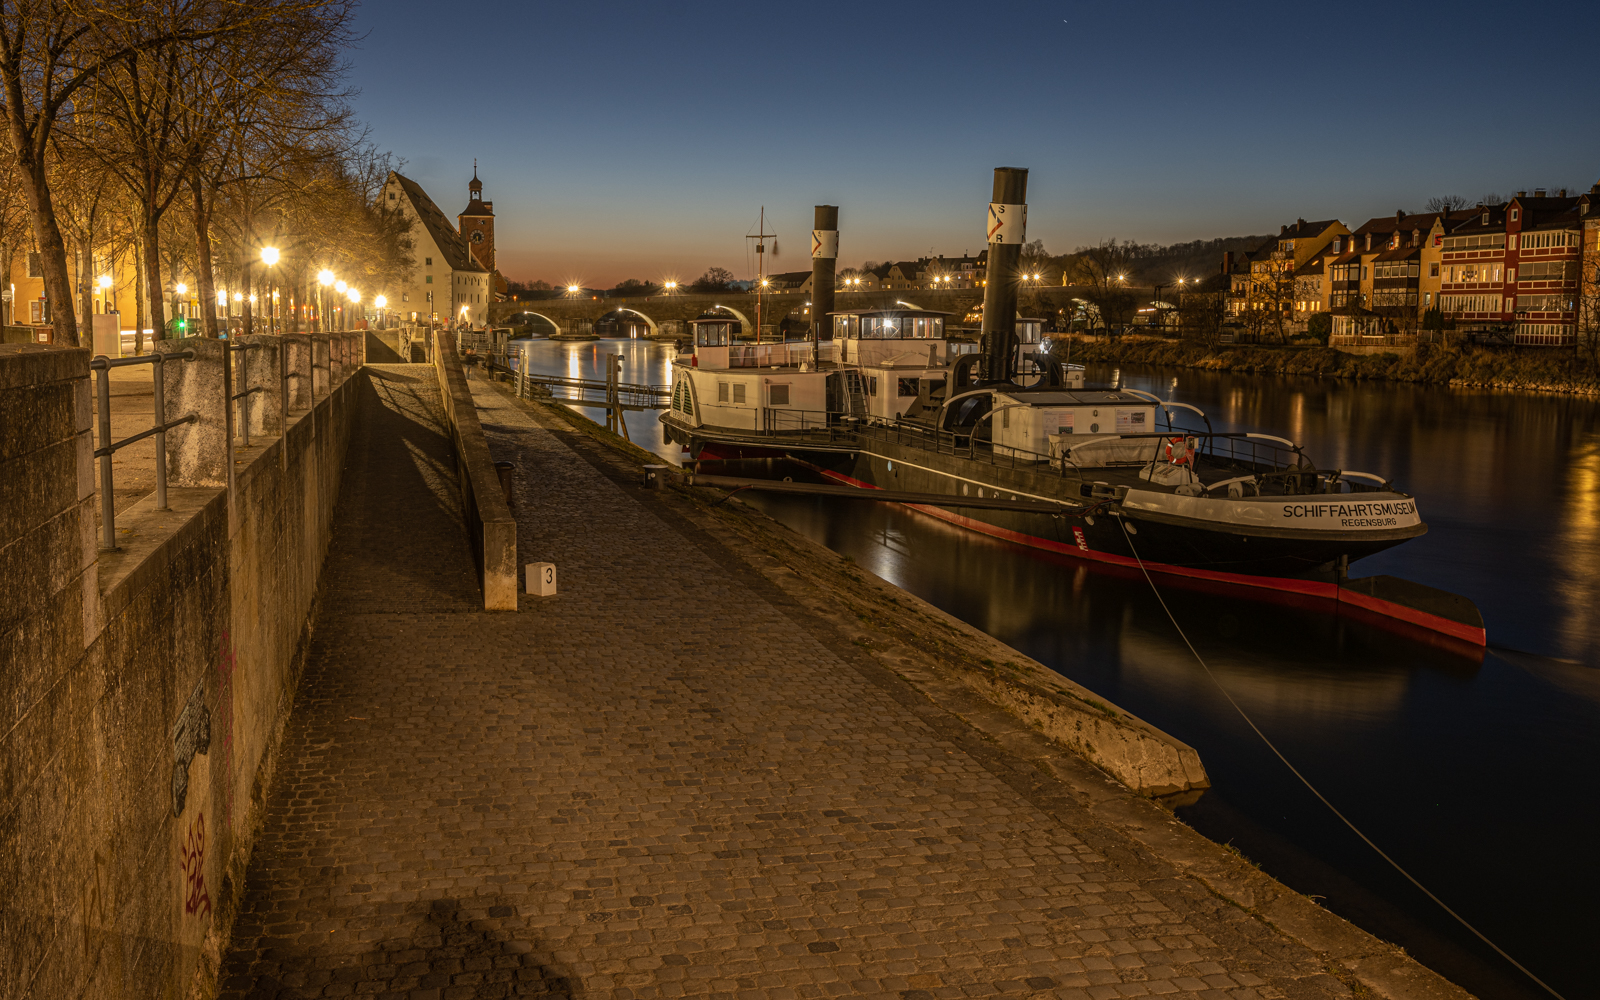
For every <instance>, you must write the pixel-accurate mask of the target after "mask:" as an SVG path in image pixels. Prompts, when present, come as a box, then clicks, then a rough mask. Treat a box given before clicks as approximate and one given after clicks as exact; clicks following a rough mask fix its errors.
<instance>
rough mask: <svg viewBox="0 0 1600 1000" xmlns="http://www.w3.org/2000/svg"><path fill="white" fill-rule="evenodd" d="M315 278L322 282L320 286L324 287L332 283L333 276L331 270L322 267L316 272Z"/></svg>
mask: <svg viewBox="0 0 1600 1000" xmlns="http://www.w3.org/2000/svg"><path fill="white" fill-rule="evenodd" d="M317 280H318V281H320V282H321V283H322V287H324V288H326V287H328V286H329V285H331V284H333V282H334V280H335V278H334V276H333V272H332V271H330V270H328V269H327V268H323V269H322V270H320V271H318V272H317Z"/></svg>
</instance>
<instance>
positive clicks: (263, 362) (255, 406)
mask: <svg viewBox="0 0 1600 1000" xmlns="http://www.w3.org/2000/svg"><path fill="white" fill-rule="evenodd" d="M283 339H284V338H282V337H280V336H276V335H274V334H270V333H258V334H255V335H253V336H250V337H246V338H244V343H245V344H247V345H249V350H246V351H244V352H242V353H241V354H239V355H237V357H241V358H242V359H243V362H242V363H241V364H240V365H239V367H238V368H236V369H235V371H237V372H240V373H242V375H243V378H242V379H236V381H242V382H243V385H241V386H240V387H239V388H238V389H235V390H234V391H235V392H240V391H243V390H245V389H253V390H255V391H253V392H251V393H250V395H248V396H246V397H245V398H244V399H242V400H240V402H242V403H243V404H244V406H242V407H241V408H240V409H241V410H242V411H243V414H244V416H243V418H242V419H245V420H248V421H249V424H248V426H249V428H250V433H251V434H252V435H262V436H265V435H270V434H282V433H283V376H282V371H281V369H280V368H279V367H278V366H279V364H280V363H281V361H282V351H283Z"/></svg>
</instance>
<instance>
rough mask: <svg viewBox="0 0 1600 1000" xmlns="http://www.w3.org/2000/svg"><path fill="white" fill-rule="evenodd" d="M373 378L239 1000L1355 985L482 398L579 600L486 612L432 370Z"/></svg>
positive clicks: (615, 482)
mask: <svg viewBox="0 0 1600 1000" xmlns="http://www.w3.org/2000/svg"><path fill="white" fill-rule="evenodd" d="M368 371H369V373H370V374H371V379H372V382H371V384H372V388H371V390H370V391H365V392H364V393H363V395H362V404H361V407H362V408H361V412H360V416H359V423H358V430H357V434H356V437H355V439H354V440H353V441H352V443H351V446H350V454H349V460H348V462H347V468H346V471H345V481H344V486H343V492H342V494H341V497H340V502H339V507H338V511H337V515H336V534H335V540H334V544H333V547H332V550H331V552H330V555H329V563H328V571H327V576H326V580H327V583H326V591H325V594H324V597H323V601H322V610H321V613H320V618H319V620H318V623H317V628H316V634H315V639H314V642H313V644H312V648H311V650H310V654H309V660H308V665H307V668H306V673H305V677H304V680H303V682H302V685H301V690H300V695H299V698H298V700H297V702H296V705H295V709H294V715H293V717H292V719H291V722H290V724H289V730H288V732H287V735H286V738H285V742H284V746H283V749H282V753H281V757H280V760H279V764H278V769H277V773H276V775H275V777H274V781H273V786H272V791H271V793H270V796H269V800H268V807H267V818H266V825H265V829H264V831H263V833H262V835H261V838H260V840H259V843H258V846H257V847H256V850H255V854H254V856H253V858H252V861H251V865H250V869H249V873H248V880H247V886H246V895H245V901H244V906H243V912H242V913H241V915H240V917H239V921H238V925H237V931H236V935H235V938H234V944H233V948H232V950H231V951H230V952H229V954H228V955H227V956H226V957H225V959H224V963H223V969H222V995H223V996H225V997H230V998H240V997H250V998H266V997H273V998H289V997H310V996H349V995H360V996H368V995H376V996H385V997H408V998H457V997H507V996H545V997H586V998H587V997H596V998H617V1000H632V998H656V997H679V996H695V997H699V996H711V997H721V998H727V1000H733V998H739V1000H747V998H749V1000H755V998H772V1000H787V998H808V997H830V996H871V997H894V998H904V1000H932V998H954V997H978V996H994V995H1005V996H1036V997H1072V998H1093V1000H1110V998H1113V997H1124V996H1127V997H1132V996H1142V995H1203V996H1206V997H1208V998H1216V1000H1220V998H1223V997H1228V998H1233V1000H1252V998H1255V997H1263V998H1278V997H1293V998H1296V1000H1300V998H1306V1000H1310V998H1315V997H1322V996H1349V995H1350V991H1349V989H1348V988H1347V987H1346V985H1345V984H1344V983H1343V982H1341V981H1340V980H1339V979H1337V978H1335V977H1334V976H1331V975H1329V974H1328V973H1327V971H1326V969H1327V965H1326V963H1325V962H1324V961H1323V960H1322V959H1320V958H1319V957H1318V956H1317V955H1315V954H1313V953H1311V952H1309V951H1308V950H1307V949H1305V948H1303V947H1300V946H1298V945H1296V944H1294V943H1293V942H1291V941H1290V940H1289V939H1288V938H1286V937H1284V936H1283V935H1281V934H1279V933H1278V932H1276V931H1275V930H1273V929H1272V928H1271V927H1269V926H1268V925H1267V924H1265V923H1264V922H1262V921H1259V920H1256V919H1254V918H1252V917H1250V916H1249V915H1248V914H1246V913H1244V912H1243V911H1242V910H1240V909H1239V908H1238V907H1235V906H1232V905H1229V904H1226V903H1223V902H1221V901H1220V900H1218V899H1217V898H1216V897H1215V896H1213V895H1212V894H1210V893H1207V892H1206V891H1204V890H1203V889H1202V888H1200V887H1199V885H1198V884H1197V883H1195V882H1194V881H1193V880H1191V879H1188V878H1186V877H1185V876H1183V875H1182V874H1181V873H1180V872H1178V871H1177V870H1176V869H1175V868H1173V867H1172V866H1170V865H1166V864H1164V863H1163V862H1160V861H1159V860H1155V859H1152V858H1151V857H1150V856H1149V854H1148V852H1141V851H1139V850H1137V849H1135V848H1133V847H1132V846H1130V845H1131V842H1130V841H1129V840H1128V839H1127V838H1125V837H1122V836H1120V835H1119V834H1117V833H1116V832H1115V831H1112V830H1109V829H1107V828H1105V827H1104V826H1102V825H1099V824H1098V823H1097V821H1095V820H1094V819H1093V818H1091V817H1090V816H1089V814H1088V812H1087V811H1085V810H1084V809H1082V808H1080V807H1078V806H1076V805H1075V804H1074V802H1073V800H1071V798H1070V796H1062V795H1060V794H1059V793H1051V792H1049V791H1048V789H1046V790H1045V791H1040V792H1038V793H1037V794H1034V793H1033V792H1030V791H1029V789H1037V788H1044V787H1045V786H1046V785H1047V783H1048V778H1047V776H1045V775H1043V774H1041V773H1039V772H1037V771H1036V770H1033V769H1031V768H1028V767H1027V766H1026V765H1020V764H1017V763H1016V762H1015V761H1008V758H1006V755H1005V752H1004V751H1003V750H1001V749H998V748H994V747H989V748H986V749H984V750H983V751H982V752H981V753H980V752H977V751H975V750H973V749H972V748H973V747H975V746H977V745H979V744H980V743H981V740H971V739H966V738H964V737H963V738H961V739H957V738H954V737H952V736H951V735H950V734H951V733H954V732H956V731H957V730H962V731H966V730H965V729H964V724H963V723H961V722H960V720H958V719H955V718H954V717H952V716H950V715H949V714H948V713H946V712H944V711H943V710H942V709H940V708H938V707H937V706H934V705H932V704H931V703H929V702H927V701H926V699H924V698H921V697H919V696H917V695H916V694H915V693H914V692H912V691H911V690H910V689H909V688H908V687H907V686H906V685H905V684H904V682H903V681H900V680H898V679H897V678H895V677H894V676H892V675H890V674H889V673H888V672H887V671H884V670H881V669H878V670H872V669H869V666H868V665H865V664H866V662H867V658H866V656H865V654H864V653H863V654H862V655H861V657H860V658H856V657H854V656H853V655H852V654H851V652H850V650H851V649H852V648H853V647H850V646H849V645H848V643H841V642H838V641H830V640H829V638H828V634H827V631H826V630H827V629H828V628H829V627H830V626H828V625H826V623H824V622H821V621H820V620H814V619H812V618H811V617H809V615H808V612H806V611H805V609H804V608H802V607H799V606H797V605H796V604H795V603H794V602H793V601H786V600H785V599H784V597H783V595H782V593H781V592H780V591H778V590H777V589H776V588H775V587H774V586H773V585H772V584H770V583H769V582H768V581H767V580H766V579H765V578H764V577H763V576H762V575H761V574H760V573H758V572H756V571H755V570H754V569H752V568H751V567H749V566H748V565H745V564H744V563H742V562H741V561H740V560H739V559H738V558H737V557H736V556H735V555H733V554H732V553H730V551H729V550H728V549H727V548H725V547H723V546H722V545H721V543H719V542H718V540H717V539H716V538H714V537H712V536H711V535H710V534H709V533H707V532H705V531H702V530H700V529H699V528H696V527H694V526H692V525H689V524H686V523H685V522H684V521H682V519H679V518H674V517H670V516H663V514H662V513H661V512H662V511H663V510H665V509H666V508H664V507H663V506H662V505H663V504H665V503H666V501H664V500H661V499H659V498H658V497H657V496H656V495H654V494H651V493H649V492H646V491H644V490H642V489H640V488H638V487H636V486H634V485H632V484H630V483H627V482H625V481H622V480H621V478H620V477H619V476H618V475H616V474H615V473H614V472H613V471H612V470H610V469H608V468H607V467H605V466H604V465H603V463H600V462H598V461H595V460H593V456H592V455H589V454H587V453H586V452H585V451H584V449H582V448H577V449H576V450H575V448H574V446H573V445H572V443H571V442H572V438H571V435H570V434H564V433H561V432H559V430H551V429H546V428H545V427H542V426H539V424H537V423H536V422H535V421H534V420H533V419H532V418H531V417H530V416H529V415H528V414H527V413H526V412H524V411H523V410H522V409H521V408H519V407H518V406H517V405H516V404H514V403H512V402H511V401H509V400H507V399H505V398H504V397H502V396H500V395H499V394H497V393H496V392H495V390H494V389H493V387H492V386H489V385H486V384H484V383H481V382H478V383H474V385H473V389H474V391H475V392H476V393H478V396H479V403H480V417H481V419H482V421H483V422H484V424H485V427H486V430H487V431H488V433H489V436H490V445H491V450H492V451H494V452H495V456H496V458H504V459H508V460H510V461H514V462H516V463H518V465H519V474H518V480H517V483H518V485H517V490H516V514H517V516H518V519H519V526H520V537H519V540H518V547H519V552H520V553H521V554H522V558H523V561H525V562H531V561H551V562H554V563H556V564H557V566H558V569H559V573H560V577H559V582H560V586H561V592H560V594H559V595H558V596H556V597H552V598H531V597H528V596H526V595H524V596H523V597H522V607H521V610H520V611H519V612H518V613H515V614H511V613H485V612H483V611H481V610H475V609H474V606H475V604H476V603H477V602H478V594H477V590H476V585H475V578H474V576H473V570H472V565H471V563H470V561H469V560H468V555H467V553H468V549H467V546H466V544H465V535H464V529H463V527H462V522H461V513H460V508H459V499H458V498H457V497H456V495H455V493H454V488H453V485H452V472H451V469H452V466H451V457H450V451H449V444H448V440H447V439H446V437H445V436H444V433H443V431H442V430H441V427H440V423H439V416H438V405H439V404H438V397H437V390H436V388H435V386H434V383H433V380H432V376H431V372H430V369H429V368H427V367H426V366H407V365H394V366H369V368H368ZM1051 794H1055V795H1056V797H1057V799H1058V800H1059V801H1055V802H1054V804H1053V805H1051V806H1050V807H1049V808H1046V807H1044V806H1042V805H1041V804H1040V803H1041V802H1044V801H1046V799H1048V798H1049V795H1051Z"/></svg>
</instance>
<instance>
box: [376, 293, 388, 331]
mask: <svg viewBox="0 0 1600 1000" xmlns="http://www.w3.org/2000/svg"><path fill="white" fill-rule="evenodd" d="M388 305H389V296H387V295H378V296H374V297H373V299H372V308H374V309H376V310H378V329H380V330H381V329H383V326H384V322H383V310H384V308H385V307H387V306H388Z"/></svg>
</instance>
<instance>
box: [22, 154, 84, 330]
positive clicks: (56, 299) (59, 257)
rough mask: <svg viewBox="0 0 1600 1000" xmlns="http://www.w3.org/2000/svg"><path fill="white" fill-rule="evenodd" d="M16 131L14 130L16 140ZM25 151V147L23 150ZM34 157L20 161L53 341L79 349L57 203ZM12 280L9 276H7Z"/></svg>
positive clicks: (40, 166) (42, 166) (41, 165)
mask: <svg viewBox="0 0 1600 1000" xmlns="http://www.w3.org/2000/svg"><path fill="white" fill-rule="evenodd" d="M16 131H17V130H16V128H15V127H13V128H12V137H13V140H15V138H16V137H17V136H16ZM24 148H25V147H24ZM42 159H43V158H42V156H41V157H40V161H35V160H34V159H33V158H32V157H18V163H17V173H18V174H20V175H21V181H22V193H23V195H24V196H26V197H27V199H28V212H29V214H30V215H32V216H33V234H34V239H35V240H37V241H38V244H39V265H40V267H41V268H42V269H43V271H44V299H45V305H46V307H47V308H48V309H49V310H50V326H51V328H52V330H53V336H52V338H51V339H52V340H53V341H54V342H55V343H57V344H65V345H67V346H69V347H77V346H78V324H77V319H76V317H75V316H74V315H73V312H72V279H71V278H70V277H69V276H68V274H67V244H66V241H64V240H63V239H62V238H61V227H60V226H59V225H57V224H56V208H55V202H54V201H52V200H51V197H50V187H49V185H48V184H47V183H46V182H45V179H44V164H43V162H42ZM8 277H9V276H8Z"/></svg>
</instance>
